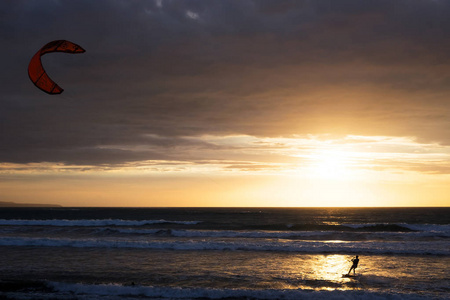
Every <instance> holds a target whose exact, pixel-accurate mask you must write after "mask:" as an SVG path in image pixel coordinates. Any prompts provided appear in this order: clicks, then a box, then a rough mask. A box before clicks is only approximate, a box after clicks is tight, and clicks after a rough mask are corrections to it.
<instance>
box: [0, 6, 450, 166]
mask: <svg viewBox="0 0 450 300" xmlns="http://www.w3.org/2000/svg"><path fill="white" fill-rule="evenodd" d="M449 15H450V3H449V2H448V1H439V0H438V1H370V2H367V1H356V0H355V1H241V0H240V1H4V2H2V3H1V4H0V31H1V34H0V40H1V42H2V43H1V44H2V47H1V49H0V51H1V53H0V61H1V65H2V68H3V70H4V71H2V73H1V74H2V76H1V80H0V88H1V91H2V93H1V95H0V105H1V109H0V122H1V132H0V145H1V146H0V162H5V163H31V162H34V163H39V162H61V163H64V164H67V165H71V164H74V165H98V166H102V165H103V166H104V165H120V164H124V163H130V162H138V161H150V160H152V161H154V160H156V161H158V160H161V161H174V160H175V161H196V160H198V159H199V158H198V157H196V156H198V155H200V154H201V153H202V151H204V149H216V150H217V152H216V153H217V155H216V157H211V158H209V159H220V158H221V156H220V153H223V152H221V151H220V150H223V151H225V150H227V149H228V148H227V147H228V146H224V145H217V144H214V143H211V141H209V140H205V139H202V138H199V137H202V136H205V135H213V136H239V135H243V136H254V137H259V138H264V137H272V138H274V137H289V136H292V135H306V134H334V135H360V136H381V135H383V136H400V137H401V136H408V137H417V139H418V140H419V141H423V142H432V141H433V142H439V143H441V144H449V143H450V130H449V129H450V122H449V113H450V106H449V105H448V101H450V54H449V53H450V39H449V38H448V36H449V32H450V19H449V18H448V16H449ZM55 39H68V40H70V41H73V42H75V43H77V44H80V45H81V46H83V48H85V49H86V51H87V52H86V53H85V54H82V55H67V54H54V55H48V56H45V57H44V58H43V62H44V64H45V67H46V69H47V71H48V73H49V74H50V76H51V77H52V78H53V79H54V80H55V81H57V82H58V83H59V84H60V85H61V86H62V87H63V88H64V89H65V92H64V93H63V94H62V95H61V96H48V95H46V94H44V93H42V92H40V91H39V90H37V89H36V88H35V87H34V86H33V85H32V84H31V82H30V81H29V80H28V78H27V73H26V68H27V65H28V62H29V59H30V58H31V56H32V55H33V54H34V53H35V52H36V51H37V50H38V49H39V48H40V47H41V46H42V45H44V44H45V43H47V42H48V41H51V40H55ZM186 149H190V151H185V150H186ZM202 149H203V150H202ZM180 150H183V151H180ZM227 153H228V152H227ZM224 156H226V159H230V160H231V159H232V158H230V157H228V156H231V155H230V154H227V155H224Z"/></svg>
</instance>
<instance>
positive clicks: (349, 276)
mask: <svg viewBox="0 0 450 300" xmlns="http://www.w3.org/2000/svg"><path fill="white" fill-rule="evenodd" d="M342 277H346V278H355V277H358V275H351V274H342Z"/></svg>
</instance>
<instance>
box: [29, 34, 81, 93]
mask: <svg viewBox="0 0 450 300" xmlns="http://www.w3.org/2000/svg"><path fill="white" fill-rule="evenodd" d="M51 52H66V53H74V54H76V53H83V52H85V50H84V49H83V48H81V47H80V46H78V45H77V44H74V43H72V42H69V41H66V40H57V41H53V42H50V43H48V44H47V45H45V46H44V47H42V48H41V49H40V50H39V51H38V52H36V54H35V55H34V56H33V58H32V59H31V61H30V64H29V65H28V76H29V77H30V79H31V81H32V82H33V83H34V85H35V86H37V87H38V88H40V89H41V90H43V91H44V92H46V93H48V94H51V95H54V94H61V93H62V92H63V91H64V90H63V89H62V88H61V87H60V86H59V85H57V84H56V83H55V82H54V81H53V80H51V78H50V77H48V75H47V73H46V72H45V70H44V67H43V66H42V62H41V56H42V55H44V54H47V53H51Z"/></svg>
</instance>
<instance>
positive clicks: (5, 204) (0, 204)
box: [0, 201, 62, 207]
mask: <svg viewBox="0 0 450 300" xmlns="http://www.w3.org/2000/svg"><path fill="white" fill-rule="evenodd" d="M0 207H62V206H61V205H57V204H32V203H16V202H5V201H0Z"/></svg>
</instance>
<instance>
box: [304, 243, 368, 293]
mask: <svg viewBox="0 0 450 300" xmlns="http://www.w3.org/2000/svg"><path fill="white" fill-rule="evenodd" d="M334 242H340V241H334ZM350 258H351V257H350V256H348V255H337V254H335V255H317V256H314V257H313V259H308V260H303V261H302V263H303V265H302V266H301V269H302V274H301V278H302V280H301V282H300V285H299V287H300V288H302V289H314V290H355V289H361V285H360V284H359V283H358V281H357V280H355V279H354V278H346V277H342V275H343V274H346V273H347V272H348V270H349V269H350V266H351V263H350V262H349V260H350ZM305 264H306V265H305Z"/></svg>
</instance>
